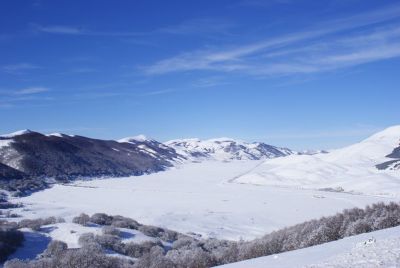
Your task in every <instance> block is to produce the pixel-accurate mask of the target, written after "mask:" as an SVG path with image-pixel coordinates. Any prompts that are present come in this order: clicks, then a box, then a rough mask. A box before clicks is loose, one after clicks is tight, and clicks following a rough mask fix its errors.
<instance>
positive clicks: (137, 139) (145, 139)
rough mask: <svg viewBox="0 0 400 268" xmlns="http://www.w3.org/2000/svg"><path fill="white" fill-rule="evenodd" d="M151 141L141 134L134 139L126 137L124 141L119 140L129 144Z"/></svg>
mask: <svg viewBox="0 0 400 268" xmlns="http://www.w3.org/2000/svg"><path fill="white" fill-rule="evenodd" d="M149 140H151V139H150V138H148V137H147V136H145V135H143V134H140V135H137V136H133V137H126V138H123V139H120V140H118V142H127V143H130V142H132V141H140V142H144V141H149Z"/></svg>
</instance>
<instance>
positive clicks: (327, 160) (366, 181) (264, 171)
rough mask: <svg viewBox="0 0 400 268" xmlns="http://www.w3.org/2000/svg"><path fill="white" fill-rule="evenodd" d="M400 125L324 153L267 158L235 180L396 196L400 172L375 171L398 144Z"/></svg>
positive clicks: (238, 181) (258, 183)
mask: <svg viewBox="0 0 400 268" xmlns="http://www.w3.org/2000/svg"><path fill="white" fill-rule="evenodd" d="M399 140H400V126H395V127H391V128H388V129H386V130H384V131H382V132H379V133H377V134H375V135H373V136H371V137H369V138H368V139H365V140H363V141H361V142H359V143H356V144H354V145H351V146H348V147H345V148H342V149H337V150H333V151H331V152H329V153H327V154H318V155H291V156H288V157H284V158H276V159H271V160H266V161H265V162H264V163H263V164H262V165H260V166H259V167H257V168H256V169H254V170H252V171H251V172H249V173H247V174H244V175H242V176H240V177H238V178H236V180H235V181H234V182H237V183H249V184H257V185H270V186H280V187H282V186H283V187H301V188H312V189H325V190H335V191H346V192H353V193H366V194H378V195H381V194H388V195H398V193H397V192H396V191H395V189H396V188H397V187H398V186H399V183H400V174H398V173H396V172H395V171H391V170H384V171H383V170H378V169H377V168H376V165H378V164H380V163H383V162H386V161H388V160H393V159H389V158H388V157H387V156H388V155H389V154H390V153H391V152H392V151H393V150H394V148H396V146H398V143H399Z"/></svg>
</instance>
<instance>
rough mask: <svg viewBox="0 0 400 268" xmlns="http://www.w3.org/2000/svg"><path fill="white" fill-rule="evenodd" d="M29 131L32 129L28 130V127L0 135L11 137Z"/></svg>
mask: <svg viewBox="0 0 400 268" xmlns="http://www.w3.org/2000/svg"><path fill="white" fill-rule="evenodd" d="M31 132H32V131H31V130H29V129H23V130H19V131H15V132H13V133H9V134H3V135H0V137H2V138H13V137H15V136H19V135H23V134H27V133H31Z"/></svg>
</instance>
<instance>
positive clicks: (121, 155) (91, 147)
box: [0, 130, 179, 179]
mask: <svg viewBox="0 0 400 268" xmlns="http://www.w3.org/2000/svg"><path fill="white" fill-rule="evenodd" d="M178 158H179V156H178V155H177V154H176V152H175V151H174V150H173V149H171V148H169V147H167V146H165V145H164V144H162V143H159V142H157V141H154V140H145V139H141V140H134V139H131V140H124V141H121V142H117V141H113V140H100V139H92V138H87V137H83V136H71V135H65V134H61V133H55V134H49V135H44V134H41V133H38V132H34V131H29V130H24V131H18V132H15V133H11V134H7V135H2V136H0V163H1V164H3V165H5V166H8V167H9V168H5V167H4V168H2V174H3V175H2V176H3V177H10V178H13V177H15V176H14V175H15V172H14V170H17V171H19V172H22V173H24V174H25V175H26V176H29V177H38V178H39V177H47V178H48V177H50V178H56V179H71V178H75V177H95V176H97V177H98V176H128V175H139V174H143V173H150V172H155V171H161V170H164V169H165V168H166V167H170V166H172V163H173V162H174V161H175V160H176V159H178ZM7 173H10V174H9V175H7ZM11 173H12V174H11Z"/></svg>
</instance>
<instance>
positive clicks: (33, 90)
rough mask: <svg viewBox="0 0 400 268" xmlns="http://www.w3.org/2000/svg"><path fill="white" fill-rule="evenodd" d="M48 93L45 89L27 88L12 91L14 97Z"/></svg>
mask: <svg viewBox="0 0 400 268" xmlns="http://www.w3.org/2000/svg"><path fill="white" fill-rule="evenodd" d="M47 91H49V89H48V88H46V87H27V88H22V89H18V90H15V91H13V94H14V95H32V94H38V93H43V92H47Z"/></svg>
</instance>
